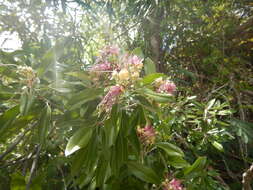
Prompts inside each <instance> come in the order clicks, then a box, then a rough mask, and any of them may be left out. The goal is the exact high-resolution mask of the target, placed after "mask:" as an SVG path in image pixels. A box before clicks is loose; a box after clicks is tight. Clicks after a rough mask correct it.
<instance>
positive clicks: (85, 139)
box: [65, 127, 93, 156]
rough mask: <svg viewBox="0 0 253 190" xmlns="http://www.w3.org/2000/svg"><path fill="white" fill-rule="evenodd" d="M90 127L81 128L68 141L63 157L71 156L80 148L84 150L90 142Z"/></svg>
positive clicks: (91, 129)
mask: <svg viewBox="0 0 253 190" xmlns="http://www.w3.org/2000/svg"><path fill="white" fill-rule="evenodd" d="M92 131H93V128H92V127H82V128H81V129H79V130H78V131H76V132H75V134H74V135H73V136H72V137H71V138H70V139H69V141H68V144H67V146H66V149H65V155H66V156H68V155H70V154H73V153H74V152H75V151H77V150H79V149H80V148H84V147H85V146H86V145H87V144H88V143H89V141H90V138H91V136H92Z"/></svg>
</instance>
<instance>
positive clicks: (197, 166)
mask: <svg viewBox="0 0 253 190" xmlns="http://www.w3.org/2000/svg"><path fill="white" fill-rule="evenodd" d="M206 161H207V159H206V157H199V158H198V159H197V160H196V161H195V162H194V163H193V164H192V165H191V166H190V167H188V168H186V169H185V170H184V174H185V175H188V174H190V173H192V172H199V171H202V170H203V169H204V167H205V165H206Z"/></svg>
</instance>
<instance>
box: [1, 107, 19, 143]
mask: <svg viewBox="0 0 253 190" xmlns="http://www.w3.org/2000/svg"><path fill="white" fill-rule="evenodd" d="M18 114H19V106H14V107H13V108H10V109H9V110H7V111H5V112H4V114H3V115H1V116H0V138H2V136H3V135H4V134H5V130H8V129H9V126H11V125H12V123H13V122H14V121H15V120H16V118H17V116H18Z"/></svg>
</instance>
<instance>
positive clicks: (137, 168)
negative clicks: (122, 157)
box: [127, 162, 160, 184]
mask: <svg viewBox="0 0 253 190" xmlns="http://www.w3.org/2000/svg"><path fill="white" fill-rule="evenodd" d="M127 166H128V168H129V170H130V171H131V172H132V173H133V174H134V175H135V176H136V177H137V178H139V179H141V180H143V181H146V182H148V183H153V184H160V178H159V177H158V175H156V173H155V172H154V170H152V169H151V168H149V167H147V166H143V165H142V164H140V163H137V162H128V163H127Z"/></svg>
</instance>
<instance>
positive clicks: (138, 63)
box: [90, 46, 143, 112]
mask: <svg viewBox="0 0 253 190" xmlns="http://www.w3.org/2000/svg"><path fill="white" fill-rule="evenodd" d="M142 61H143V59H140V58H139V57H138V56H136V55H131V54H123V55H122V54H120V50H119V48H118V47H117V46H107V47H105V48H104V49H103V50H102V51H101V52H100V55H99V57H98V58H97V60H96V64H95V65H93V66H92V67H91V69H90V74H91V77H92V79H93V80H94V82H97V81H98V80H99V79H104V80H100V81H103V83H104V84H108V82H109V81H110V80H115V82H116V85H115V86H112V87H111V88H110V90H109V92H108V93H107V94H106V96H105V97H104V98H103V100H102V101H101V103H100V104H99V109H100V111H106V112H109V111H110V110H111V108H112V106H113V104H115V103H116V101H117V99H118V96H119V95H120V94H121V92H122V90H123V89H124V88H127V87H130V86H131V85H132V84H134V82H135V81H136V80H137V79H139V78H140V72H141V69H142V67H143V63H142ZM102 77H103V78H102ZM106 79H107V80H106ZM95 84H96V83H95Z"/></svg>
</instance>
